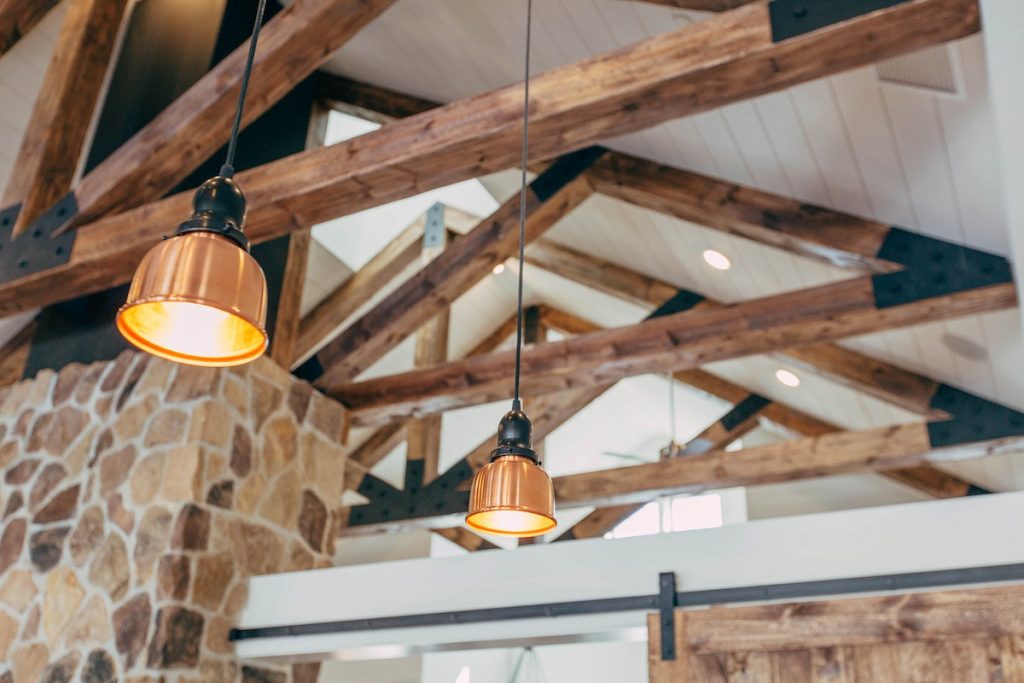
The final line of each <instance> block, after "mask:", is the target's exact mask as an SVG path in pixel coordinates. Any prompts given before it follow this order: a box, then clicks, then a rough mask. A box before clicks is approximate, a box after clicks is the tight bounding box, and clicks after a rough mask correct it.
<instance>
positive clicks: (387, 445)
mask: <svg viewBox="0 0 1024 683" xmlns="http://www.w3.org/2000/svg"><path fill="white" fill-rule="evenodd" d="M515 330H516V316H514V315H513V316H510V317H509V318H508V319H506V320H505V322H503V323H502V324H501V325H499V326H498V327H497V328H495V330H494V332H492V333H491V334H489V335H487V336H486V337H484V338H483V339H482V340H481V341H480V343H478V344H477V345H476V346H474V347H473V348H472V349H470V351H469V353H467V354H465V357H467V358H468V357H470V356H475V355H478V354H481V353H490V352H491V351H494V350H495V349H496V348H498V347H499V346H500V345H501V344H503V343H504V342H505V340H506V339H508V338H509V336H510V335H511V334H513V333H514V332H515ZM410 422H411V420H409V421H405V422H396V423H394V424H390V425H386V426H384V427H381V428H380V429H378V430H377V431H375V432H374V433H373V434H371V435H370V437H369V438H367V439H366V441H364V442H363V443H362V444H361V445H360V446H359V447H358V448H357V449H356V450H355V451H353V452H352V454H351V455H349V457H348V461H347V462H346V465H345V488H346V489H347V490H351V491H356V490H358V489H359V485H360V484H361V483H362V481H363V478H364V477H365V476H366V474H367V473H368V472H369V471H370V470H371V469H373V468H374V467H375V466H376V465H377V463H379V462H380V461H381V460H383V459H384V458H386V457H387V455H388V453H390V452H391V451H393V450H395V448H397V447H398V446H399V444H401V443H402V442H403V441H405V440H406V436H407V434H408V426H409V423H410Z"/></svg>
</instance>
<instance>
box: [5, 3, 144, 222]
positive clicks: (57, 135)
mask: <svg viewBox="0 0 1024 683" xmlns="http://www.w3.org/2000/svg"><path fill="white" fill-rule="evenodd" d="M32 4H35V5H39V6H42V7H43V8H45V7H46V6H47V5H49V4H51V3H47V2H42V1H41V0H33V3H32ZM127 5H128V0H73V1H69V2H68V3H67V12H66V14H65V15H64V24H63V26H62V27H61V30H60V34H59V35H58V37H57V42H56V45H55V47H54V52H53V57H52V58H51V59H50V64H49V66H48V67H47V69H46V76H45V77H44V78H43V84H42V87H41V88H40V90H39V95H38V96H37V97H36V101H35V104H34V105H33V107H32V116H31V117H30V119H29V124H28V128H27V129H26V130H25V136H24V137H23V138H22V141H21V148H20V150H19V151H18V156H17V158H16V159H15V162H14V167H13V168H12V169H11V176H10V177H11V179H10V181H9V182H8V184H7V188H6V190H5V191H4V196H3V205H4V206H5V207H13V206H15V205H20V208H19V210H18V214H17V218H16V219H15V220H14V228H13V234H14V235H15V236H17V235H19V234H20V233H22V232H23V231H24V230H25V229H26V228H27V227H28V226H29V224H31V223H32V222H33V221H35V220H36V219H37V218H38V217H39V216H40V214H42V213H43V212H44V211H46V210H47V209H49V208H50V206H51V205H52V204H53V203H54V202H56V201H57V200H58V199H60V198H61V197H62V196H64V195H65V194H66V193H67V191H68V190H69V189H70V188H71V183H72V181H73V180H74V178H75V173H76V172H77V170H78V163H79V160H80V159H81V157H82V152H83V150H84V147H85V141H86V137H87V136H88V134H89V128H90V126H91V124H92V119H93V113H94V112H95V110H96V105H97V104H98V103H99V99H100V91H101V90H102V89H103V83H104V79H105V78H106V74H107V70H108V68H109V66H110V59H111V56H112V55H113V54H114V43H115V40H116V38H117V32H118V30H119V28H120V26H121V22H122V20H123V19H124V14H125V8H126V7H127ZM9 6H10V3H7V5H6V6H3V7H0V26H4V27H5V28H7V26H8V25H7V24H5V23H4V22H5V19H6V18H5V17H4V16H3V13H4V11H5V10H7V9H8V8H9ZM44 12H45V9H44Z"/></svg>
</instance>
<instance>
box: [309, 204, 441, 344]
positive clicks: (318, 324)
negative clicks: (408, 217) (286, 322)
mask: <svg viewBox="0 0 1024 683" xmlns="http://www.w3.org/2000/svg"><path fill="white" fill-rule="evenodd" d="M423 224H424V218H423V217H422V216H421V217H420V218H418V219H416V220H415V221H413V223H412V224H411V225H410V226H409V227H408V228H406V229H405V230H403V231H402V232H401V233H400V234H399V235H398V236H397V237H395V239H393V240H391V242H389V243H388V244H387V246H385V247H384V249H382V250H381V251H380V252H378V253H377V254H376V255H375V256H374V257H373V258H371V259H370V260H369V262H367V264H366V265H365V266H363V267H362V268H360V269H359V270H358V271H357V272H356V273H354V274H353V275H352V276H351V277H350V278H349V279H348V280H346V281H345V282H344V283H343V284H341V285H340V286H339V287H338V288H337V289H335V290H334V291H333V292H331V293H330V294H328V295H327V296H326V297H325V298H324V300H323V301H321V302H320V303H319V304H317V305H316V306H315V307H314V308H313V310H311V311H310V312H309V313H307V314H306V315H305V316H303V317H302V321H301V322H300V323H299V338H298V344H297V348H296V352H295V356H294V361H295V363H293V364H297V363H298V362H300V361H302V360H304V359H305V358H307V357H308V356H309V355H310V354H312V353H314V352H315V351H317V350H318V349H319V347H320V346H321V345H322V344H324V343H326V342H327V341H329V340H330V338H331V335H332V334H333V333H334V332H335V330H337V328H338V327H339V326H341V325H342V324H343V323H344V322H345V321H346V320H348V318H349V316H351V315H352V314H353V313H355V312H356V309H358V308H359V307H360V306H362V305H363V304H364V303H365V302H366V300H367V299H369V298H370V297H372V296H373V295H374V294H375V293H376V292H377V291H378V290H380V289H381V288H382V287H384V286H385V285H386V284H387V283H388V282H390V281H391V280H392V279H394V278H395V277H397V276H398V275H399V274H400V273H401V272H402V271H404V270H405V269H406V268H407V267H408V266H409V265H411V264H413V263H415V262H416V260H417V259H418V258H419V257H420V253H421V251H422V250H421V247H420V243H421V241H422V239H423Z"/></svg>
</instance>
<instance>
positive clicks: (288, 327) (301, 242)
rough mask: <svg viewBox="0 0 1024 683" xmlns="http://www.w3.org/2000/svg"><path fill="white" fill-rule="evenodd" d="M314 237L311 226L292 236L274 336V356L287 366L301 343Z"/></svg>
mask: <svg viewBox="0 0 1024 683" xmlns="http://www.w3.org/2000/svg"><path fill="white" fill-rule="evenodd" d="M312 239H313V235H312V234H311V233H310V231H309V230H308V229H307V230H302V231H300V232H296V233H292V234H291V236H289V238H288V257H287V260H286V262H285V268H284V277H283V280H282V282H281V295H280V297H279V298H278V302H277V320H276V321H275V322H274V331H273V334H272V335H271V337H270V357H271V358H272V359H273V360H274V362H275V363H277V364H278V365H280V366H281V367H283V368H285V369H287V368H289V367H291V362H292V358H294V357H295V347H296V345H297V344H298V338H299V324H300V322H301V320H300V319H301V312H302V290H303V288H304V287H305V284H306V266H307V265H308V264H309V247H310V241H311V240H312Z"/></svg>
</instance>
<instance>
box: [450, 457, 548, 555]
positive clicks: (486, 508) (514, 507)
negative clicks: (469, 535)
mask: <svg viewBox="0 0 1024 683" xmlns="http://www.w3.org/2000/svg"><path fill="white" fill-rule="evenodd" d="M466 524H468V525H469V526H470V527H472V528H473V529H476V530H477V531H481V532H484V533H488V534H496V535H499V536H516V537H520V538H528V537H530V536H540V535H541V534H545V533H547V532H549V531H551V530H552V529H554V528H555V526H556V522H555V490H554V487H553V486H552V484H551V477H549V476H548V473H547V472H545V471H544V468H542V467H541V466H540V465H538V464H537V463H535V462H534V461H533V460H531V459H530V458H527V457H523V456H519V455H505V456H501V457H499V458H496V459H495V460H494V461H493V462H491V463H489V464H487V465H485V466H484V467H483V468H481V469H480V471H478V472H477V473H476V476H475V477H473V488H472V490H471V491H470V494H469V513H468V514H467V515H466Z"/></svg>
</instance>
